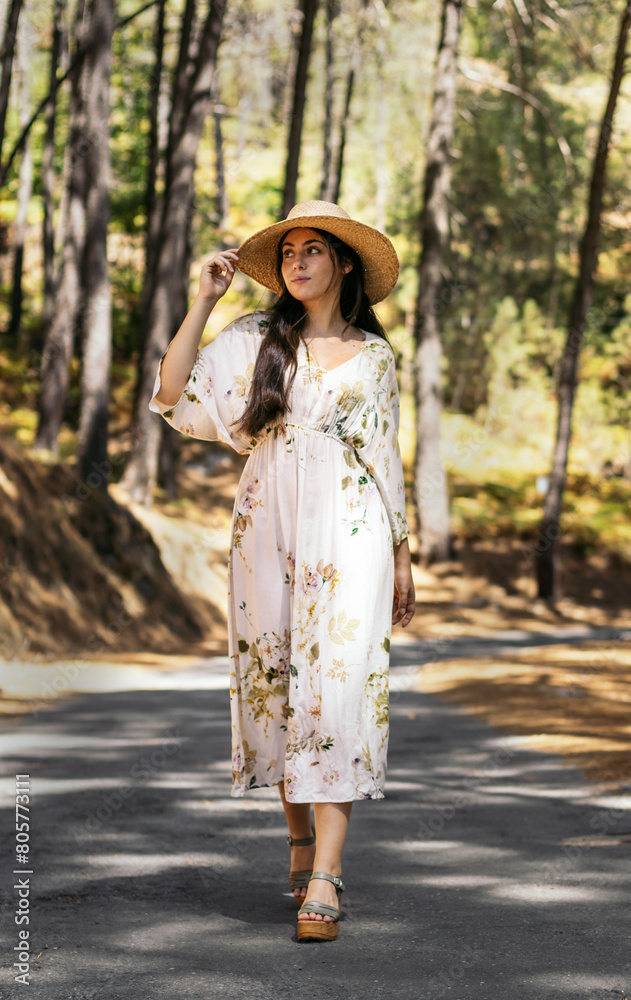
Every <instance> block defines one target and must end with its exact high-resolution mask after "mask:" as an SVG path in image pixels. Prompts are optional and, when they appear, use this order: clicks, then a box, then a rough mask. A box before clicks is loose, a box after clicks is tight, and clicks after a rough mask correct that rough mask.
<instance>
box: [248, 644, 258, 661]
mask: <svg viewBox="0 0 631 1000" xmlns="http://www.w3.org/2000/svg"><path fill="white" fill-rule="evenodd" d="M258 652H259V651H258V647H257V645H256V643H255V642H253V643H252V644H251V645H250V656H251V657H252V659H253V660H256V659H257V657H258Z"/></svg>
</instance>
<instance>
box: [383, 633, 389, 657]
mask: <svg viewBox="0 0 631 1000" xmlns="http://www.w3.org/2000/svg"><path fill="white" fill-rule="evenodd" d="M381 648H382V649H383V650H385V652H386V653H389V652H390V639H389V638H388V636H386V637H385V639H384V640H383V642H382V643H381Z"/></svg>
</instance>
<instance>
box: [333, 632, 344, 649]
mask: <svg viewBox="0 0 631 1000" xmlns="http://www.w3.org/2000/svg"><path fill="white" fill-rule="evenodd" d="M330 639H331V642H335V643H336V644H337V645H338V646H343V645H344V640H343V639H342V637H341V636H339V635H338V634H337V632H331V636H330Z"/></svg>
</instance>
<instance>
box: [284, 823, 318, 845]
mask: <svg viewBox="0 0 631 1000" xmlns="http://www.w3.org/2000/svg"><path fill="white" fill-rule="evenodd" d="M311 829H312V830H313V836H312V837H303V839H302V840H295V839H294V838H293V837H292V836H291V834H288V836H287V843H288V844H289V846H290V847H311V845H312V844H315V842H316V839H315V827H314V826H313V825H312V826H311Z"/></svg>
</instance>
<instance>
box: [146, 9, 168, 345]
mask: <svg viewBox="0 0 631 1000" xmlns="http://www.w3.org/2000/svg"><path fill="white" fill-rule="evenodd" d="M164 39H165V0H160V3H159V4H158V9H157V11H156V24H155V28H154V36H153V47H154V52H155V65H154V68H153V75H152V78H151V100H150V104H149V142H148V148H147V179H146V184H145V207H146V212H147V230H146V234H145V281H144V285H143V294H142V305H141V327H142V329H141V342H142V343H144V340H145V336H146V330H147V316H148V311H149V303H150V302H151V297H152V294H153V279H154V276H155V267H156V257H157V249H158V241H159V237H160V223H161V221H162V199H161V198H159V197H158V195H157V193H156V180H157V178H158V168H159V164H160V153H161V147H160V125H161V122H160V107H161V97H162V81H163V63H164Z"/></svg>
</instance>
